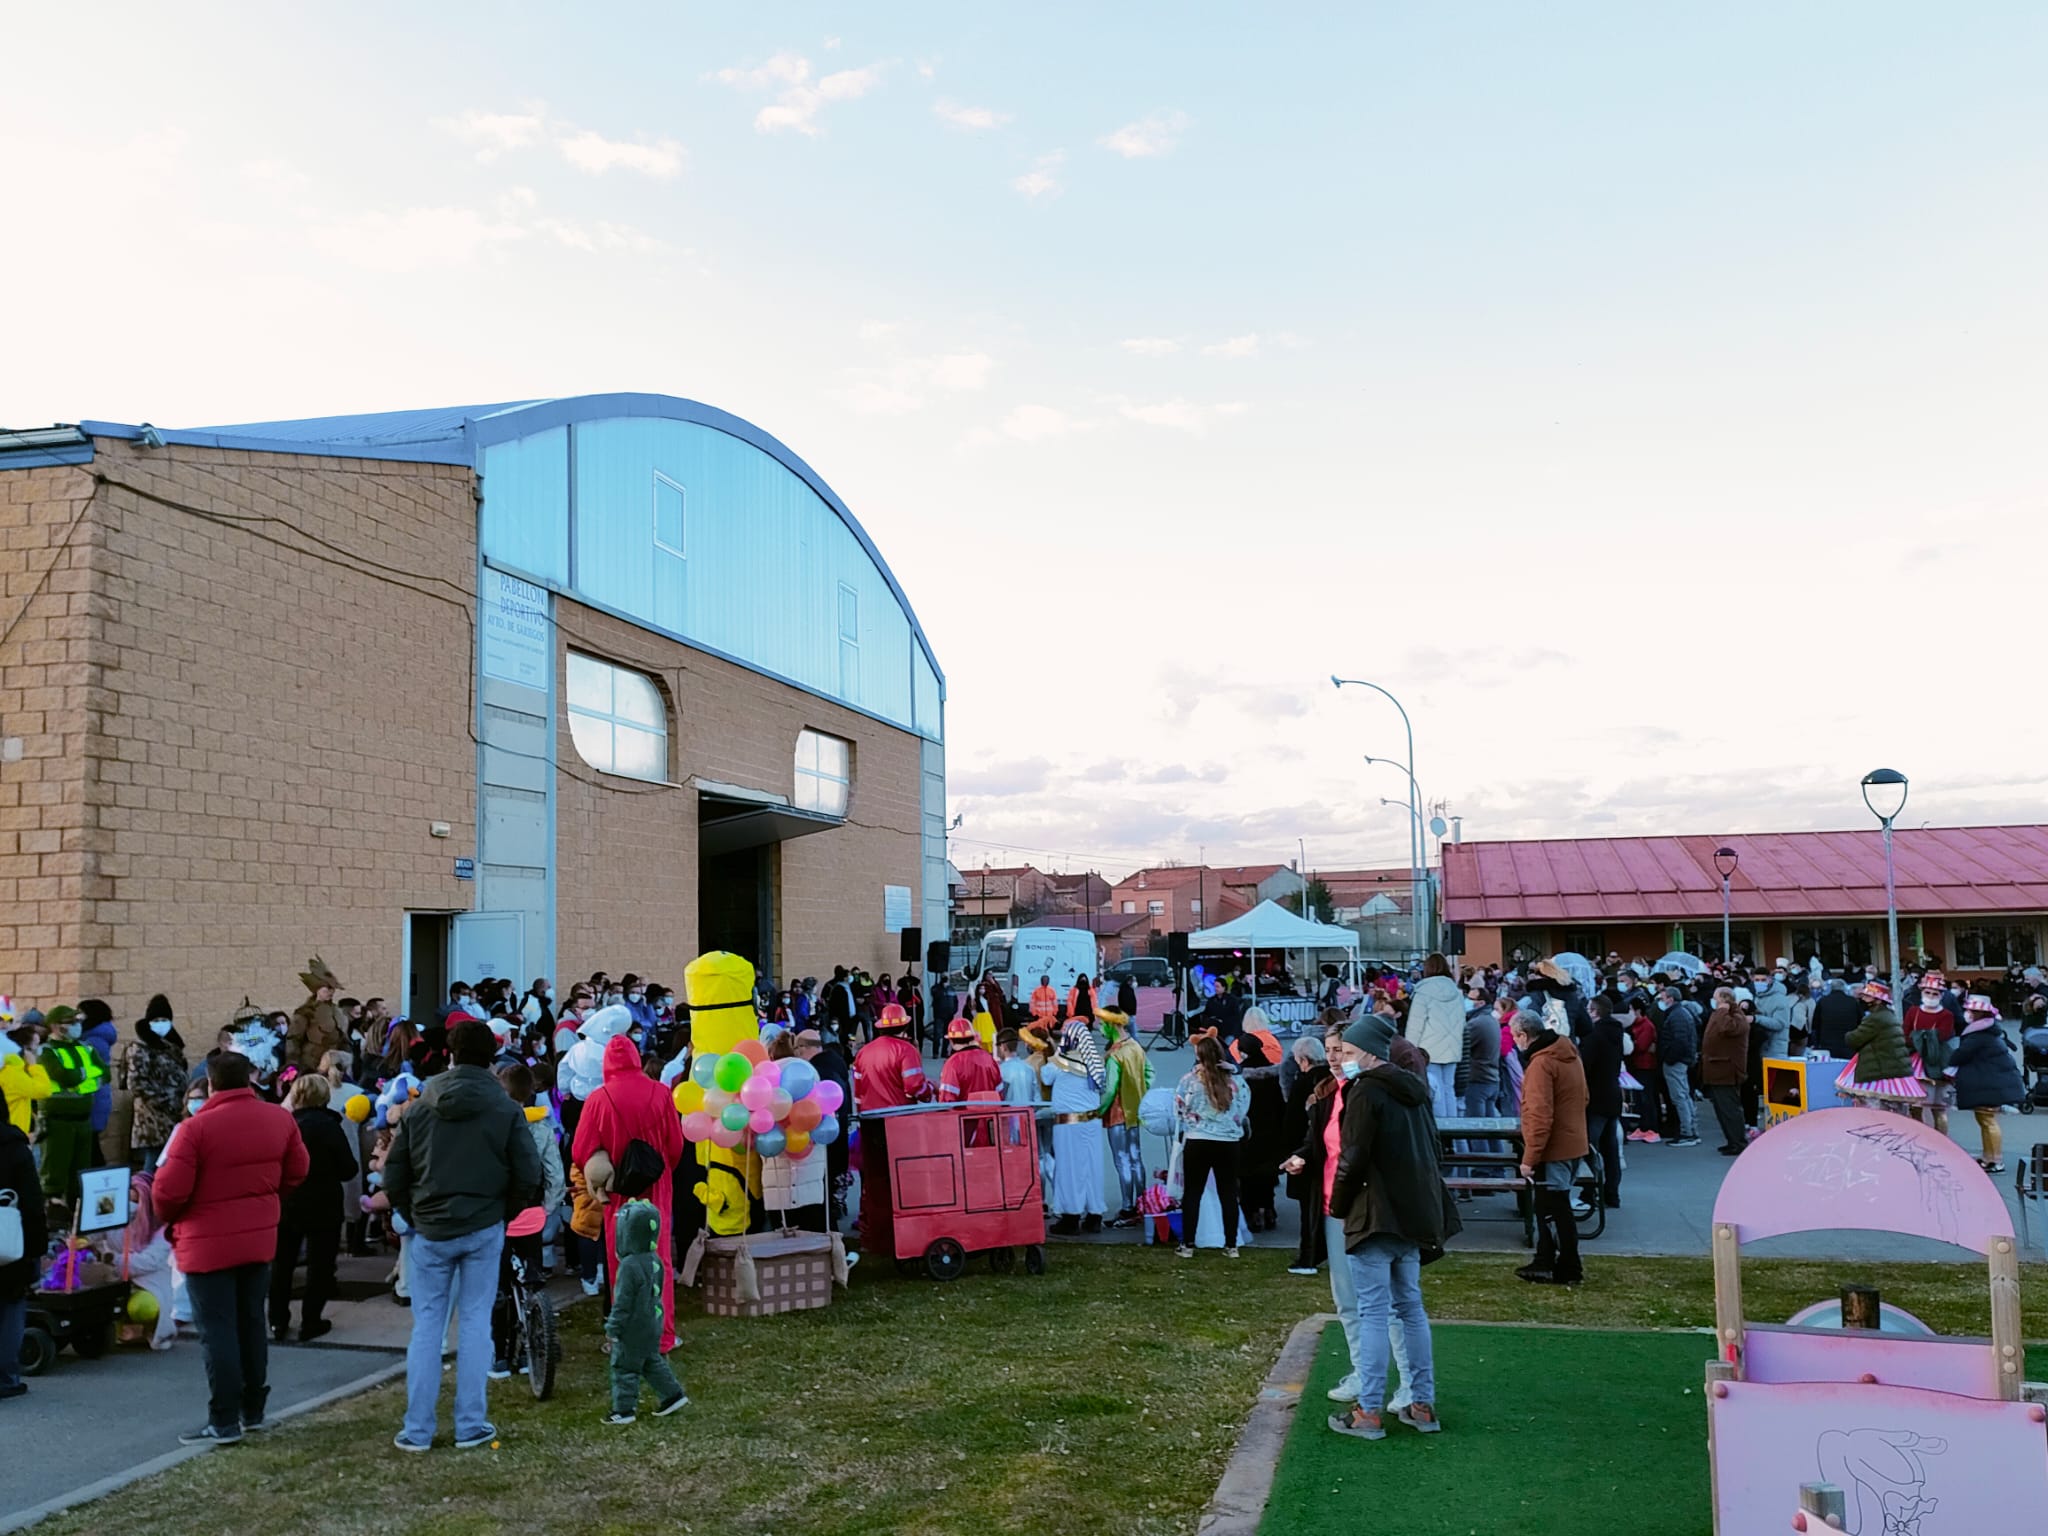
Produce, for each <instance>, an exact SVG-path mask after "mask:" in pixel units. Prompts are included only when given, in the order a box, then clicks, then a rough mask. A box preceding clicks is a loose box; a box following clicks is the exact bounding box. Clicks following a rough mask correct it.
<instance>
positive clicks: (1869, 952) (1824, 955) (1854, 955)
mask: <svg viewBox="0 0 2048 1536" xmlns="http://www.w3.org/2000/svg"><path fill="white" fill-rule="evenodd" d="M1873 937H1874V933H1873V930H1872V929H1871V927H1870V926H1869V925H1868V924H1864V923H1856V924H1841V925H1831V926H1829V927H1825V928H1794V929H1793V930H1792V963H1793V964H1794V965H1805V964H1806V963H1807V962H1808V961H1809V960H1811V959H1813V958H1814V956H1816V955H1818V956H1819V957H1820V963H1821V964H1822V966H1824V967H1825V968H1826V969H1828V970H1830V971H1841V972H1844V973H1847V972H1850V971H1859V972H1860V971H1861V970H1862V969H1863V967H1864V966H1866V965H1868V964H1870V962H1871V959H1872V957H1873V956H1874V955H1875V953H1876V946H1875V944H1874V943H1873V942H1872V940H1873Z"/></svg>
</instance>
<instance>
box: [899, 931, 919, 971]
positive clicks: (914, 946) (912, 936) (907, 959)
mask: <svg viewBox="0 0 2048 1536" xmlns="http://www.w3.org/2000/svg"><path fill="white" fill-rule="evenodd" d="M902 939H903V943H902V944H901V945H900V946H899V947H898V949H897V953H896V958H897V959H898V960H901V961H902V962H903V963H904V964H905V965H915V964H917V957H918V956H919V955H922V954H923V953H924V930H923V929H922V928H906V929H904V930H903V933H902Z"/></svg>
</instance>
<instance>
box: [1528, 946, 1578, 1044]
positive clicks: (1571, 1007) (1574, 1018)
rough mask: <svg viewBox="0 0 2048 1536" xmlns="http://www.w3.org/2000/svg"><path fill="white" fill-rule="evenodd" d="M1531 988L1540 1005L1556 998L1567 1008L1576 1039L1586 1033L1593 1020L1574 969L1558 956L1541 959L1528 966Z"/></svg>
mask: <svg viewBox="0 0 2048 1536" xmlns="http://www.w3.org/2000/svg"><path fill="white" fill-rule="evenodd" d="M1527 986H1528V990H1529V992H1530V994H1531V995H1532V996H1534V997H1535V999H1536V1001H1537V1003H1538V1005H1539V1011H1540V1005H1541V1004H1543V1003H1545V1002H1548V1001H1549V1000H1550V999H1551V998H1556V999H1557V1001H1558V1003H1559V1004H1560V1005H1561V1006H1562V1007H1563V1009H1564V1016H1565V1018H1566V1020H1567V1021H1568V1022H1569V1023H1570V1026H1571V1038H1572V1040H1573V1042H1574V1043H1576V1042H1577V1041H1579V1040H1580V1039H1581V1038H1583V1037H1584V1035H1585V1033H1586V1027H1587V1026H1588V1025H1589V1024H1591V1023H1592V1022H1593V1021H1592V1019H1591V1018H1590V1017H1589V1016H1588V1015H1587V1013H1586V993H1585V990H1584V989H1583V988H1582V987H1580V985H1579V984H1578V983H1577V982H1576V981H1574V980H1572V976H1571V972H1569V971H1567V970H1566V969H1565V968H1564V967H1563V966H1561V965H1559V964H1558V963H1557V962H1556V961H1555V960H1538V961H1537V962H1536V963H1535V964H1534V965H1532V966H1531V967H1529V979H1528V983H1527Z"/></svg>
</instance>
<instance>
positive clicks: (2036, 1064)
mask: <svg viewBox="0 0 2048 1536" xmlns="http://www.w3.org/2000/svg"><path fill="white" fill-rule="evenodd" d="M2020 1074H2021V1076H2023V1077H2024V1078H2025V1079H2026V1082H2027V1092H2026V1096H2025V1097H2024V1098H2022V1099H2021V1100H2020V1113H2021V1114H2023V1115H2031V1114H2032V1113H2033V1112H2034V1111H2035V1110H2036V1109H2048V1029H2044V1028H2041V1027H2039V1026H2036V1027H2033V1028H2029V1029H2022V1030H2021V1031H2020Z"/></svg>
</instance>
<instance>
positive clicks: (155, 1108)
mask: <svg viewBox="0 0 2048 1536" xmlns="http://www.w3.org/2000/svg"><path fill="white" fill-rule="evenodd" d="M187 1070H188V1067H187V1064H186V1061H185V1042H184V1040H183V1039H181V1038H180V1037H179V1035H178V1028H177V1025H176V1024H175V1023H174V1022H173V1020H172V1016H171V1004H170V999H168V998H166V997H165V996H164V995H163V994H162V993H161V992H159V993H158V994H157V995H156V996H155V997H152V998H151V999H150V1000H149V1006H148V1007H147V1008H145V1009H143V1010H142V1017H141V1018H140V1019H139V1020H137V1021H136V1024H135V1038H134V1039H133V1040H132V1041H130V1042H129V1044H128V1049H127V1051H126V1053H125V1054H124V1055H123V1056H122V1059H121V1086H123V1087H124V1088H126V1089H127V1090H128V1091H129V1093H130V1094H131V1095H133V1099H132V1102H133V1106H134V1119H133V1122H132V1124H131V1126H130V1129H129V1138H128V1140H129V1148H130V1155H131V1158H132V1160H133V1163H134V1166H136V1167H138V1168H140V1169H142V1171H143V1172H145V1173H149V1172H153V1171H154V1170H155V1168H156V1164H157V1159H158V1158H160V1157H161V1156H163V1150H164V1143H165V1142H167V1141H169V1140H170V1139H171V1127H172V1126H174V1125H176V1124H177V1123H178V1106H179V1104H180V1103H182V1102H183V1099H184V1093H185V1074H186V1072H187Z"/></svg>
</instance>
